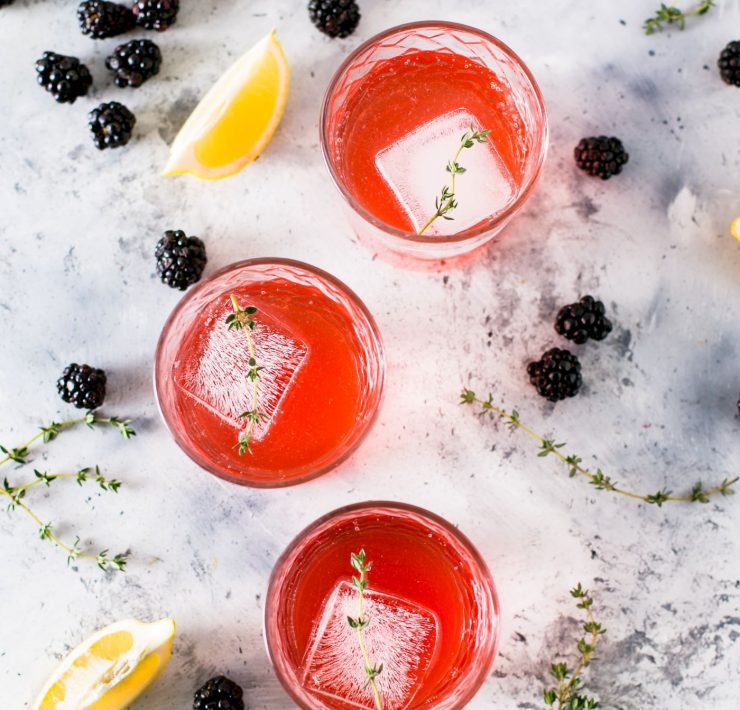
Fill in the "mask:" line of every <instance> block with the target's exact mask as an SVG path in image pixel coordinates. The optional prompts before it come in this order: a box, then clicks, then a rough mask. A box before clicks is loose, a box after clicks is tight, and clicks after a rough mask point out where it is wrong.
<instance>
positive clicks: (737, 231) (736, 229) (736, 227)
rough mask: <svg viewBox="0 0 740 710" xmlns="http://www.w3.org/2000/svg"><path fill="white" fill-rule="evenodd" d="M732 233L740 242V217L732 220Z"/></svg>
mask: <svg viewBox="0 0 740 710" xmlns="http://www.w3.org/2000/svg"><path fill="white" fill-rule="evenodd" d="M730 234H732V236H733V237H735V239H737V240H738V241H739V242H740V217H736V218H735V219H734V220H732V224H731V225H730Z"/></svg>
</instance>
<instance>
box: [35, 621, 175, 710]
mask: <svg viewBox="0 0 740 710" xmlns="http://www.w3.org/2000/svg"><path fill="white" fill-rule="evenodd" d="M174 635H175V622H174V621H173V620H172V619H162V620H161V621H155V622H154V623H153V624H144V623H141V622H140V621H134V620H127V621H119V622H117V623H115V624H111V625H110V626H106V627H105V628H104V629H101V630H100V631H98V632H97V633H95V634H93V635H92V636H91V637H90V638H89V639H87V640H86V641H85V642H84V643H82V644H81V645H80V646H78V647H77V648H76V649H75V650H74V651H72V653H70V654H69V655H68V656H67V657H66V658H65V659H64V660H63V661H62V663H61V664H60V665H59V666H58V668H57V669H56V671H54V673H53V675H52V676H51V678H49V680H48V681H47V683H46V685H45V686H44V689H43V690H42V691H41V694H40V695H39V697H38V699H37V700H36V702H35V703H34V704H33V710H122V708H125V707H127V706H128V705H129V704H130V703H132V702H133V701H134V700H136V698H138V697H139V696H140V695H141V694H142V693H143V692H144V691H145V690H146V689H147V688H148V687H149V686H150V685H151V684H152V683H153V682H154V681H155V680H156V679H157V677H158V676H159V674H160V673H161V672H162V671H163V670H164V667H165V666H166V665H167V662H168V661H169V660H170V655H171V653H172V638H173V637H174Z"/></svg>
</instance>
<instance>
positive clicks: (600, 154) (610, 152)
mask: <svg viewBox="0 0 740 710" xmlns="http://www.w3.org/2000/svg"><path fill="white" fill-rule="evenodd" d="M573 154H574V156H575V159H576V164H577V165H578V167H579V168H580V169H581V170H585V171H586V172H587V173H588V174H589V175H594V176H595V177H600V178H601V179H602V180H608V179H609V178H610V177H611V176H612V175H619V173H621V172H622V168H623V167H624V165H626V164H627V161H628V160H629V155H628V153H627V151H625V149H624V146H623V145H622V141H620V140H619V138H614V137H612V138H608V137H607V136H594V137H592V138H582V139H581V141H580V143H579V144H578V145H577V146H576V149H575V151H574V152H573Z"/></svg>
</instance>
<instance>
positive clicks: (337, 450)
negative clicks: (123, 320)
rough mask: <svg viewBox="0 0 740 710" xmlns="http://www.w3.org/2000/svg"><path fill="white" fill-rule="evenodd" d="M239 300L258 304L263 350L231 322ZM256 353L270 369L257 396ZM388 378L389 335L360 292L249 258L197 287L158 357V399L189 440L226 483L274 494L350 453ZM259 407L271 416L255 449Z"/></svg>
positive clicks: (302, 269) (183, 443)
mask: <svg viewBox="0 0 740 710" xmlns="http://www.w3.org/2000/svg"><path fill="white" fill-rule="evenodd" d="M231 296H234V297H235V298H237V301H238V303H239V305H240V307H241V308H245V307H246V306H248V305H254V306H255V307H256V308H257V312H256V314H255V315H254V321H255V323H256V326H255V329H254V330H253V331H252V332H253V336H252V342H253V347H254V352H253V353H250V347H249V345H248V343H247V340H246V339H245V337H244V334H243V333H242V332H240V331H238V330H230V329H229V328H228V324H227V323H226V318H227V317H228V316H229V315H230V314H231V313H233V306H232V303H231V301H230V297H231ZM250 355H251V356H252V357H253V358H256V361H255V363H254V364H255V365H256V366H258V367H259V368H260V372H259V376H258V378H257V381H256V386H257V394H256V395H255V396H251V392H252V384H251V381H250V380H249V379H248V377H247V374H246V373H247V372H248V370H249V368H250V366H251V365H252V362H251V360H250ZM384 375H385V360H384V356H383V346H382V342H381V338H380V333H379V332H378V328H377V325H376V324H375V321H374V320H373V317H372V315H371V314H370V313H369V311H368V310H367V308H366V307H365V305H364V304H363V303H362V301H361V300H360V299H359V297H358V296H357V295H356V294H355V293H353V292H352V291H351V290H350V289H349V288H347V286H345V285H344V284H343V283H342V282H341V281H339V280H338V279H336V278H334V277H333V276H331V275H330V274H328V273H326V272H325V271H322V270H321V269H317V268H316V267H314V266H309V265H308V264H303V263H301V262H298V261H292V260H289V259H251V260H247V261H241V262H237V263H235V264H232V265H231V266H228V267H226V268H224V269H222V270H221V271H218V272H217V273H215V274H213V275H212V276H210V277H209V278H207V279H204V280H203V281H201V282H200V283H199V284H197V285H196V286H193V287H192V288H190V289H189V290H188V292H187V294H186V295H185V296H184V297H183V298H182V300H181V301H180V302H179V303H178V305H177V306H176V307H175V309H174V310H173V312H172V314H171V315H170V316H169V318H168V319H167V322H166V324H165V326H164V328H163V330H162V334H161V336H160V339H159V344H158V346H157V352H156V355H155V362H154V384H155V390H156V394H157V402H158V404H159V409H160V412H161V414H162V417H163V419H164V421H165V424H166V425H167V427H168V428H169V430H170V432H171V434H172V436H173V437H174V439H175V441H176V442H177V444H178V445H179V446H180V447H181V448H182V449H183V450H184V451H185V453H186V454H187V455H188V456H189V457H190V458H191V459H193V461H195V462H196V463H197V464H198V465H199V466H201V467H202V468H204V469H206V470H207V471H209V472H211V473H213V474H215V475H217V476H220V477H221V478H224V479H227V480H229V481H232V482H234V483H240V484H243V485H250V486H258V487H266V488H270V487H278V486H288V485H293V484H296V483H301V482H302V481H306V480H308V479H311V478H314V477H316V476H319V475H321V474H323V473H326V472H327V471H329V470H330V469H332V468H334V467H335V466H337V465H338V464H339V463H341V462H342V461H344V460H345V459H346V458H347V457H349V456H350V455H351V454H352V453H353V452H354V451H355V450H356V449H357V447H358V446H359V445H360V444H361V442H362V441H363V439H364V438H365V436H366V435H367V433H368V432H369V431H370V428H371V427H372V425H373V424H374V422H375V420H376V417H377V414H378V409H379V406H380V402H381V398H382V392H383V383H384ZM255 397H256V402H255V401H254V399H255ZM251 409H254V411H255V412H259V415H260V417H259V420H258V421H257V423H256V424H254V426H253V427H252V428H251V429H250V430H249V431H250V433H251V434H252V436H251V439H252V441H251V443H250V447H249V450H246V451H243V450H240V447H239V446H238V441H239V437H240V435H241V432H243V431H244V430H245V427H246V426H247V424H246V423H245V422H246V421H248V420H246V419H244V417H245V415H244V414H243V412H245V411H249V410H251Z"/></svg>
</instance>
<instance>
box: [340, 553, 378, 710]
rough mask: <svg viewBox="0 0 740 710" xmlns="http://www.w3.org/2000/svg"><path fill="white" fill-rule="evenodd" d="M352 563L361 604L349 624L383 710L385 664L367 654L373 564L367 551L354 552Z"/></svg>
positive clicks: (376, 702)
mask: <svg viewBox="0 0 740 710" xmlns="http://www.w3.org/2000/svg"><path fill="white" fill-rule="evenodd" d="M350 563H351V564H352V567H353V568H354V569H355V570H356V571H357V573H358V574H359V575H360V576H359V577H357V576H353V577H352V584H354V585H355V588H356V589H357V591H358V592H359V596H360V603H359V610H358V614H357V616H356V617H353V616H348V617H347V622H348V623H349V625H350V627H351V628H353V629H355V631H356V632H357V640H358V642H359V644H360V651H361V652H362V659H363V662H364V664H365V674H366V675H367V685H370V687H371V688H372V690H373V699H374V700H375V708H376V710H383V701H382V700H381V698H380V690H379V689H378V682H377V677H378V676H379V675H380V674H381V673H382V672H383V664H382V663H381V664H380V665H375V664H374V663H372V662H371V661H370V655H369V654H368V652H367V646H366V645H365V634H364V629H365V628H366V627H367V626H368V625H369V624H370V619H369V618H366V617H365V590H366V589H367V587H368V584H369V582H368V580H367V573H368V572H369V571H370V570H371V569H372V567H373V563H372V562H368V561H367V555H366V554H365V550H360V551H359V552H356V553H355V552H353V553H352V555H351V556H350Z"/></svg>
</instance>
